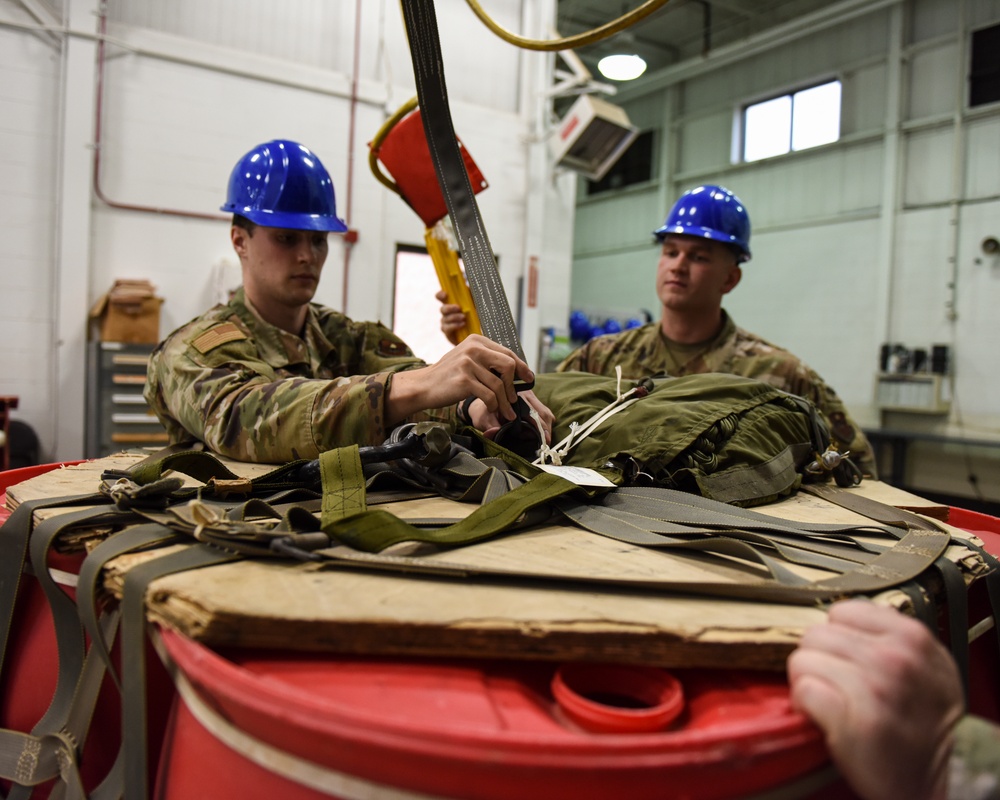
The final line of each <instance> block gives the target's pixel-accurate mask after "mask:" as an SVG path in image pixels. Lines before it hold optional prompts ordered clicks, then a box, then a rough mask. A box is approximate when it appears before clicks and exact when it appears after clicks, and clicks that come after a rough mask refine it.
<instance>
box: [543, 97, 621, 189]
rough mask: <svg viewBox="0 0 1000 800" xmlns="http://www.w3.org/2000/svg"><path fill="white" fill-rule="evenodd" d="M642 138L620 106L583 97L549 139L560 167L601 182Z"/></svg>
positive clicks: (596, 98)
mask: <svg viewBox="0 0 1000 800" xmlns="http://www.w3.org/2000/svg"><path fill="white" fill-rule="evenodd" d="M638 135H639V129H638V128H636V127H634V126H633V125H632V124H631V123H630V122H629V119H628V115H627V114H626V113H625V110H624V109H623V108H621V107H619V106H616V105H614V104H613V103H609V102H608V101H607V100H602V99H601V98H599V97H594V96H593V95H590V94H582V95H580V96H579V97H578V98H577V100H576V102H574V103H573V105H572V106H571V107H570V110H569V113H567V114H566V116H565V117H563V118H562V119H561V120H560V121H559V125H558V126H557V127H556V129H555V130H554V131H553V132H552V135H551V137H550V138H549V150H550V151H551V152H552V155H553V157H554V158H555V163H556V166H560V167H567V168H569V169H572V170H574V171H576V172H579V173H581V174H583V175H585V176H586V177H588V178H590V180H592V181H599V180H600V179H601V178H603V177H604V175H605V174H606V173H607V171H608V170H609V169H611V167H613V166H614V164H615V162H616V161H617V160H618V159H619V158H621V156H622V154H623V153H624V152H625V151H626V150H627V149H628V146H629V145H630V144H632V142H633V141H634V139H635V137H636V136H638Z"/></svg>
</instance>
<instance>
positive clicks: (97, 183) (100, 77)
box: [93, 2, 230, 221]
mask: <svg viewBox="0 0 1000 800" xmlns="http://www.w3.org/2000/svg"><path fill="white" fill-rule="evenodd" d="M98 19H99V21H100V22H99V30H100V33H99V36H98V38H97V87H96V91H95V99H94V103H95V108H94V175H93V186H94V196H95V197H97V199H98V200H100V201H101V202H102V203H104V204H105V205H106V206H109V207H110V208H117V209H120V210H123V211H141V212H145V213H149V214H164V215H167V216H172V217H184V218H186V219H209V220H213V221H224V220H228V219H230V218H229V217H227V216H223V215H222V214H206V213H204V212H201V211H182V210H180V209H174V208H161V207H158V206H144V205H136V204H134V203H120V202H118V201H116V200H112V199H111V198H109V197H108V196H107V195H106V194H104V190H103V189H102V188H101V146H102V141H101V117H102V115H103V112H104V65H105V62H106V60H107V59H106V58H105V54H104V48H105V45H106V35H107V27H108V4H107V3H106V2H102V3H101V10H100V13H99V15H98Z"/></svg>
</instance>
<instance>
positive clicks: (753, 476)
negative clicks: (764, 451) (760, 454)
mask: <svg viewBox="0 0 1000 800" xmlns="http://www.w3.org/2000/svg"><path fill="white" fill-rule="evenodd" d="M806 453H808V448H806V447H805V446H804V445H801V446H796V445H789V446H787V447H786V448H785V449H784V450H782V451H781V452H780V453H778V454H777V455H776V456H774V457H773V458H769V459H768V460H767V461H761V462H758V463H754V464H742V465H740V466H736V467H730V468H729V469H725V470H722V471H721V472H714V473H709V474H707V475H696V477H695V482H696V483H697V484H698V487H699V488H700V489H701V490H702V491H703V492H704V493H705V494H706V495H707V496H710V497H713V498H715V499H716V500H719V501H721V502H724V503H730V502H738V501H741V500H745V499H746V498H748V497H761V498H763V497H779V496H781V495H782V494H784V493H786V491H787V489H788V487H789V486H794V485H795V480H796V476H797V475H798V472H799V470H798V467H797V465H798V464H801V463H802V461H803V456H804V455H805V454H806Z"/></svg>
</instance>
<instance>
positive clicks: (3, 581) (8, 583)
mask: <svg viewBox="0 0 1000 800" xmlns="http://www.w3.org/2000/svg"><path fill="white" fill-rule="evenodd" d="M107 502H108V498H107V497H105V496H103V495H95V494H85V495H73V496H69V497H50V498H44V499H39V500H28V501H26V502H24V503H21V504H20V505H19V506H18V507H17V508H16V509H14V511H13V513H11V515H10V517H8V518H7V521H6V522H4V524H3V525H2V526H0V613H2V614H3V618H2V620H0V677H2V675H3V663H4V656H5V654H6V651H7V639H8V637H9V636H10V626H11V623H12V622H13V620H14V609H15V607H16V605H17V588H18V586H20V583H21V573H22V572H23V571H24V563H25V560H26V559H27V554H28V541H29V539H30V538H31V528H32V521H33V518H34V513H35V511H36V510H38V509H41V508H59V507H62V506H74V505H92V504H94V503H102V504H105V503H107Z"/></svg>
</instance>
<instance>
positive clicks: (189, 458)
mask: <svg viewBox="0 0 1000 800" xmlns="http://www.w3.org/2000/svg"><path fill="white" fill-rule="evenodd" d="M306 463H308V462H307V461H305V460H299V461H290V462H288V463H287V464H282V465H281V466H280V467H276V468H275V469H273V470H271V471H270V472H268V473H265V474H264V475H259V476H257V477H256V478H252V479H249V480H248V479H246V478H243V477H241V476H239V475H237V474H236V473H235V472H233V471H232V470H230V469H229V468H228V467H227V466H226V465H225V464H223V463H222V462H221V461H220V460H219V459H218V458H216V457H215V456H213V455H212V454H211V453H208V452H206V451H204V450H185V451H182V452H179V453H178V452H171V453H168V454H166V455H164V456H163V457H162V458H156V459H153V460H149V459H146V460H145V461H140V462H139V463H138V464H136V465H134V466H133V467H132V468H131V469H129V470H126V474H127V476H128V477H129V478H131V479H132V480H134V481H135V482H136V483H138V484H143V485H144V484H147V483H152V482H153V481H157V480H159V479H160V478H162V477H163V474H164V473H165V472H167V471H168V470H174V471H176V472H183V473H184V474H185V475H190V476H191V477H192V478H194V479H195V480H198V481H201V482H202V483H205V484H208V483H210V482H213V481H220V480H222V481H239V482H242V483H247V484H249V485H251V486H252V487H253V489H254V490H255V491H259V492H265V493H266V492H276V491H280V490H282V489H292V488H295V487H297V486H301V483H300V482H299V481H298V480H296V479H295V478H294V477H289V476H294V475H295V474H296V473H297V472H298V470H299V468H300V467H302V465H303V464H306ZM197 492H198V489H197V488H190V489H184V490H181V491H180V492H178V493H177V495H176V496H178V497H180V496H184V495H192V494H195V493H197Z"/></svg>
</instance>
